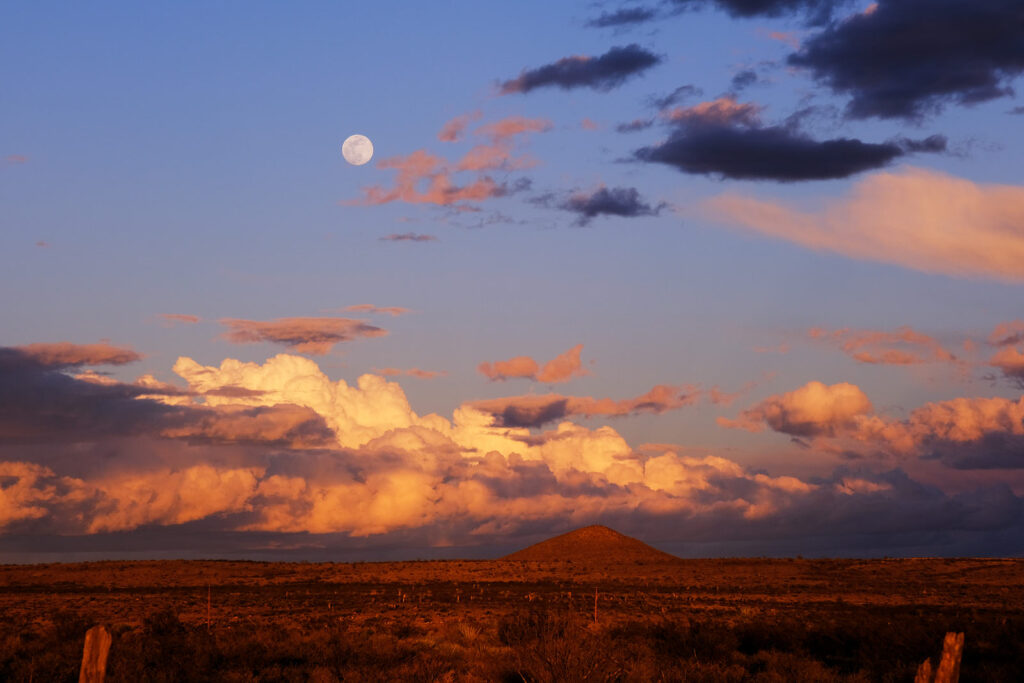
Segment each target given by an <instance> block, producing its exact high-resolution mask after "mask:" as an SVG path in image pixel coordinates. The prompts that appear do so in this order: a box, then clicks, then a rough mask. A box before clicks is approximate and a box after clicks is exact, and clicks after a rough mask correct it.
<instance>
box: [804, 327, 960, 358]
mask: <svg viewBox="0 0 1024 683" xmlns="http://www.w3.org/2000/svg"><path fill="white" fill-rule="evenodd" d="M807 336H808V337H810V338H811V339H814V340H817V341H820V342H824V343H828V344H832V345H835V346H837V347H839V349H840V350H841V351H842V352H843V353H845V354H846V355H848V356H849V357H850V358H853V359H854V360H855V361H857V362H858V363H868V364H877V365H915V364H918V363H935V362H940V363H955V362H957V357H956V356H955V355H954V354H953V353H952V352H950V351H948V350H947V349H946V348H944V347H943V346H942V344H940V343H939V342H938V340H936V339H935V338H934V337H930V336H928V335H926V334H923V333H921V332H918V331H916V330H914V329H913V328H911V327H908V326H903V327H898V328H896V329H895V330H893V331H891V332H888V331H885V330H851V329H849V328H843V329H840V330H832V331H829V330H826V329H823V328H820V327H814V328H811V329H810V330H808V332H807Z"/></svg>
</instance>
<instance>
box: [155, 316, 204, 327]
mask: <svg viewBox="0 0 1024 683" xmlns="http://www.w3.org/2000/svg"><path fill="white" fill-rule="evenodd" d="M160 317H161V318H162V319H163V321H164V324H166V325H168V326H170V325H176V324H178V323H181V324H183V325H195V324H196V323H198V322H199V321H200V320H202V318H200V317H199V316H198V315H188V314H185V313H161V314H160Z"/></svg>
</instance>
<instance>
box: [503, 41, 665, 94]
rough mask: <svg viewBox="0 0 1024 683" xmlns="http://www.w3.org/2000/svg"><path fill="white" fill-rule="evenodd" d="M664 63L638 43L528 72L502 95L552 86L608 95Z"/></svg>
mask: <svg viewBox="0 0 1024 683" xmlns="http://www.w3.org/2000/svg"><path fill="white" fill-rule="evenodd" d="M661 61H662V58H661V57H659V56H658V55H656V54H654V53H653V52H650V51H649V50H646V49H644V48H642V47H640V46H639V45H637V44H635V43H634V44H631V45H626V46H625V47H613V48H612V49H610V50H608V52H606V53H604V54H603V55H601V56H599V57H587V56H580V57H564V58H562V59H559V60H558V61H557V62H552V63H551V64H545V65H544V66H540V67H537V68H536V69H526V70H524V71H523V72H522V73H521V74H519V76H518V77H517V78H513V79H511V80H508V81H505V82H504V83H502V84H501V94H503V95H507V94H510V93H526V92H530V91H531V90H534V89H536V88H543V87H549V86H554V87H559V88H562V89H564V90H568V89H570V88H593V89H594V90H602V91H607V90H611V89H612V88H615V87H617V86H619V85H622V83H623V82H625V81H626V79H628V78H630V77H631V76H636V75H638V74H640V73H642V72H644V71H646V70H647V69H649V68H651V67H652V66H654V65H655V64H658V63H659V62H661Z"/></svg>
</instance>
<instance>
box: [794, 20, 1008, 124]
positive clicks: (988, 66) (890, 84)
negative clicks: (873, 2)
mask: <svg viewBox="0 0 1024 683" xmlns="http://www.w3.org/2000/svg"><path fill="white" fill-rule="evenodd" d="M1022 22H1024V7H1022V6H1021V4H1020V3H1019V2H1018V1H1017V0H972V1H971V2H963V1H962V0H881V1H880V2H879V3H878V4H877V6H876V9H875V10H874V11H872V12H869V13H863V14H857V15H854V16H852V17H849V18H847V19H846V20H844V21H841V22H837V23H834V24H831V25H829V26H828V27H827V28H826V29H825V30H823V31H821V32H820V33H818V34H816V35H814V36H811V37H810V38H808V39H807V40H806V41H805V42H804V45H803V48H802V49H801V50H800V51H799V52H797V53H796V54H794V55H791V56H790V58H789V63H790V64H791V65H793V66H799V67H806V68H808V69H810V71H811V73H812V74H813V75H814V77H815V78H816V79H818V80H819V81H820V82H822V83H824V84H825V85H827V86H828V87H830V88H831V89H832V90H833V91H834V92H836V93H839V94H843V95H849V96H850V98H851V99H850V102H849V105H848V107H847V114H848V115H849V116H850V117H853V118H867V117H872V116H873V117H879V118H903V119H919V118H921V117H923V116H924V115H926V114H929V113H932V112H936V111H938V110H940V109H941V108H942V107H943V106H944V105H945V104H947V103H950V102H953V103H957V104H967V105H969V104H975V103H978V102H984V101H987V100H991V99H995V98H998V97H1004V96H1007V95H1009V94H1011V93H1012V89H1011V88H1010V81H1011V80H1012V79H1013V78H1014V77H1015V76H1018V75H1019V74H1020V73H1021V72H1022V71H1024V50H1021V47H1020V33H1021V26H1022Z"/></svg>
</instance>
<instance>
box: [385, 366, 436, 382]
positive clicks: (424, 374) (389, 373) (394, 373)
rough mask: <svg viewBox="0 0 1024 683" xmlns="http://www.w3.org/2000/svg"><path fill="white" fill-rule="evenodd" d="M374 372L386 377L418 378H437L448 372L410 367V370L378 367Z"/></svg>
mask: <svg viewBox="0 0 1024 683" xmlns="http://www.w3.org/2000/svg"><path fill="white" fill-rule="evenodd" d="M374 372H376V373H377V374H380V375H383V376H385V377H400V376H402V375H405V376H406V377H415V378H416V379H436V378H438V377H444V376H445V375H446V374H448V373H446V372H441V371H436V370H420V369H419V368H409V369H408V370H400V369H398V368H377V369H375V370H374Z"/></svg>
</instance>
